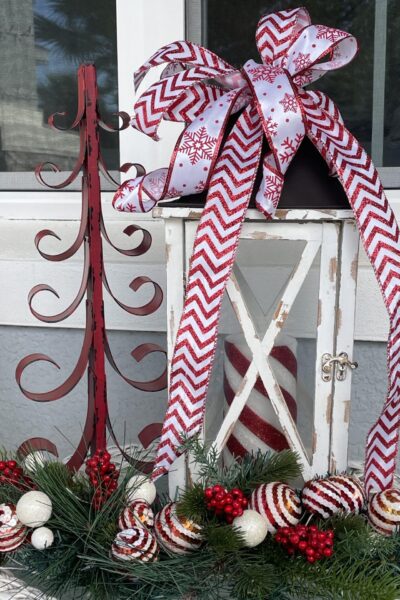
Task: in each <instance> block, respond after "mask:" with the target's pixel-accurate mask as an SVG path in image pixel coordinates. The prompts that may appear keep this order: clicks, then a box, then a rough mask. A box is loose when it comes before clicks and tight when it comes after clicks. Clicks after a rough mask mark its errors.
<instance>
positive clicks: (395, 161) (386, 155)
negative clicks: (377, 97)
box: [383, 0, 400, 166]
mask: <svg viewBox="0 0 400 600" xmlns="http://www.w3.org/2000/svg"><path fill="white" fill-rule="evenodd" d="M385 88H386V94H385V112H384V114H385V127H384V136H385V137H384V145H383V162H384V164H385V165H387V166H399V165H400V3H399V0H390V1H389V5H388V29H387V51H386V86H385Z"/></svg>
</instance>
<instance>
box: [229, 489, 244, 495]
mask: <svg viewBox="0 0 400 600" xmlns="http://www.w3.org/2000/svg"><path fill="white" fill-rule="evenodd" d="M231 494H232V496H235V497H236V496H238V497H239V496H243V492H242V491H241V490H239V488H234V489H233V490H231Z"/></svg>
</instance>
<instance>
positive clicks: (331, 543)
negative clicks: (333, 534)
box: [325, 540, 333, 547]
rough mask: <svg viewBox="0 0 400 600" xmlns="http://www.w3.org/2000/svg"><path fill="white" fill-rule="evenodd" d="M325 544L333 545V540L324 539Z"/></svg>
mask: <svg viewBox="0 0 400 600" xmlns="http://www.w3.org/2000/svg"><path fill="white" fill-rule="evenodd" d="M325 546H328V547H329V546H333V540H326V541H325Z"/></svg>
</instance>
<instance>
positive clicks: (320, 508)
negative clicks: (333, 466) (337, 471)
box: [302, 475, 365, 519]
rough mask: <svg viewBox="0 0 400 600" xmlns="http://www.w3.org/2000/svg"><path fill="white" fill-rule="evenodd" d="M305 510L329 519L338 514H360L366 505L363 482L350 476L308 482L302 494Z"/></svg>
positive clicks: (334, 476)
mask: <svg viewBox="0 0 400 600" xmlns="http://www.w3.org/2000/svg"><path fill="white" fill-rule="evenodd" d="M302 502H303V506H304V508H305V510H306V511H307V512H309V513H311V514H315V515H318V516H319V517H322V518H323V519H328V518H329V517H331V516H332V515H335V514H337V513H344V514H351V513H352V514H358V513H359V512H360V511H361V510H362V508H363V507H364V504H365V495H364V490H363V487H362V484H361V482H360V481H359V480H358V479H357V477H353V476H350V475H331V476H330V477H325V478H324V479H313V480H311V481H308V482H307V483H306V484H305V486H304V488H303V492H302Z"/></svg>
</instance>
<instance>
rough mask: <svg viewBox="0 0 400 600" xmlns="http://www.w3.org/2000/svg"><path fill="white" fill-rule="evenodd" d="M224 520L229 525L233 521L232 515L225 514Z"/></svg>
mask: <svg viewBox="0 0 400 600" xmlns="http://www.w3.org/2000/svg"><path fill="white" fill-rule="evenodd" d="M226 522H227V523H228V525H231V523H233V516H232V515H226Z"/></svg>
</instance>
